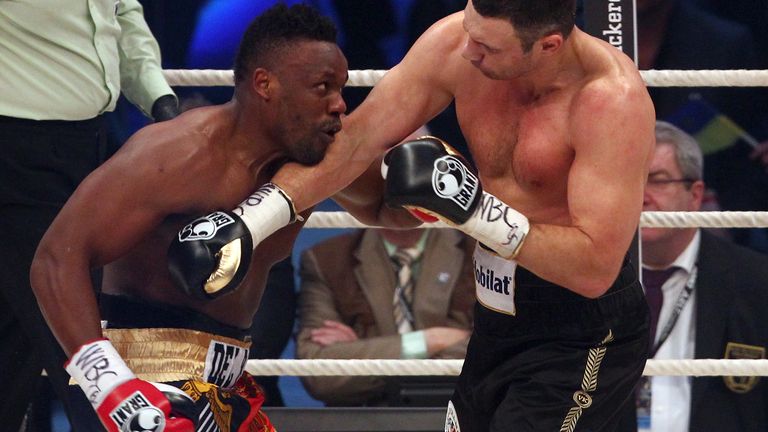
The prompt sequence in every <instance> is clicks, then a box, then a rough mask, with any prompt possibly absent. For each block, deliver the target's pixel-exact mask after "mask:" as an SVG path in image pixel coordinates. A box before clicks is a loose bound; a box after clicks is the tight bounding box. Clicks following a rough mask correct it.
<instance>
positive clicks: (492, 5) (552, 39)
mask: <svg viewBox="0 0 768 432" xmlns="http://www.w3.org/2000/svg"><path fill="white" fill-rule="evenodd" d="M575 17H576V0H535V1H531V0H469V1H468V2H467V6H466V8H465V9H464V23H463V25H464V30H465V31H466V32H467V42H466V45H465V47H464V51H463V53H462V55H463V56H464V57H465V58H466V59H467V60H469V61H470V62H472V64H473V65H474V66H475V67H477V68H478V69H480V71H481V72H483V74H484V75H486V76H487V77H489V78H491V79H511V78H514V77H517V76H520V75H522V74H524V73H526V72H529V71H530V70H531V69H533V66H534V65H535V62H536V60H537V58H539V57H540V55H541V53H548V52H554V51H557V49H558V48H559V47H560V46H561V45H562V44H563V41H564V40H565V39H567V38H568V36H570V34H571V32H572V30H573V28H574V25H575V19H576V18H575Z"/></svg>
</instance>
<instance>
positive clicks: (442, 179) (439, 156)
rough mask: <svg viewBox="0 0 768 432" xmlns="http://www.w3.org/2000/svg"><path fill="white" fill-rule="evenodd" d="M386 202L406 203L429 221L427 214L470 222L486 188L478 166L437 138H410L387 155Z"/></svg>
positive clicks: (398, 204)
mask: <svg viewBox="0 0 768 432" xmlns="http://www.w3.org/2000/svg"><path fill="white" fill-rule="evenodd" d="M383 164H384V165H383V167H382V173H384V174H385V175H384V178H385V179H386V189H385V192H384V202H386V203H387V205H390V206H402V207H405V208H407V209H409V210H411V211H412V212H413V213H414V214H415V215H416V216H417V217H419V218H420V219H422V220H425V221H427V222H430V221H432V222H433V221H434V220H430V219H429V217H424V216H423V215H424V213H426V214H435V215H438V216H439V217H440V218H441V219H445V220H447V221H449V222H451V223H453V224H456V225H459V224H463V223H464V222H466V221H467V220H468V219H469V218H470V217H471V216H472V214H473V213H474V211H475V209H476V208H477V205H478V204H479V203H480V197H481V194H482V187H481V185H480V181H479V180H478V178H477V175H475V172H474V169H473V168H471V167H470V165H469V164H468V163H467V162H466V161H465V160H464V158H463V157H462V156H461V155H460V154H459V153H458V152H457V151H456V150H454V149H453V148H452V147H451V146H449V145H448V144H446V143H445V142H443V141H442V140H440V139H438V138H435V137H429V136H427V137H422V138H419V139H416V140H413V141H406V142H404V143H402V144H400V145H398V146H396V147H394V148H393V149H392V150H390V151H389V152H388V153H387V154H386V155H385V157H384V161H383Z"/></svg>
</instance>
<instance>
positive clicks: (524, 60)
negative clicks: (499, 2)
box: [461, 1, 535, 80]
mask: <svg viewBox="0 0 768 432" xmlns="http://www.w3.org/2000/svg"><path fill="white" fill-rule="evenodd" d="M462 24H463V26H464V31H465V32H466V35H465V38H466V39H465V42H464V48H463V49H462V52H461V55H462V57H464V58H465V59H467V60H468V61H469V62H470V63H472V65H473V66H474V67H476V68H477V69H479V70H480V72H482V73H483V75H485V76H486V77H488V78H490V79H495V80H507V79H512V78H516V77H519V76H521V75H524V74H525V73H527V72H529V71H531V70H532V69H533V66H534V60H535V58H534V57H535V56H534V52H533V51H528V52H525V51H524V50H523V46H522V43H521V41H520V38H519V37H518V36H517V34H516V33H515V29H514V28H513V27H512V24H510V23H509V21H507V20H504V19H501V18H488V17H484V16H482V15H480V14H479V13H477V11H476V10H475V9H474V7H473V5H472V2H471V1H469V2H467V7H466V8H465V9H464V21H463V23H462Z"/></svg>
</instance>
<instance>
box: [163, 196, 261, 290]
mask: <svg viewBox="0 0 768 432" xmlns="http://www.w3.org/2000/svg"><path fill="white" fill-rule="evenodd" d="M252 252H253V244H252V239H251V233H250V231H249V230H248V227H247V226H246V225H245V222H243V220H242V219H241V218H240V217H239V216H237V215H235V214H234V213H232V212H225V211H216V212H213V213H211V214H209V215H208V216H204V217H201V218H198V219H195V220H193V221H192V222H190V223H189V224H187V225H186V226H185V227H184V228H182V229H181V231H179V233H178V235H177V236H176V237H175V238H174V239H173V241H172V242H171V246H170V247H169V248H168V270H169V271H170V273H171V278H172V279H173V281H174V283H176V285H177V286H178V287H179V288H180V289H181V290H182V291H184V292H185V293H186V294H187V295H189V296H192V297H195V298H198V299H211V298H215V297H218V296H220V295H222V294H225V293H227V292H229V291H232V290H233V289H234V288H235V287H236V286H238V285H239V284H240V282H242V281H243V278H245V274H246V273H247V272H248V263H250V261H251V254H252Z"/></svg>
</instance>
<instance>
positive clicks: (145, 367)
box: [104, 328, 251, 382]
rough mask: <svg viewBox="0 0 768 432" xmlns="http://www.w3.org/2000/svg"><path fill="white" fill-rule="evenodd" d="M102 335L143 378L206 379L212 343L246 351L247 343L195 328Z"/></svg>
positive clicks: (115, 330)
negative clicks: (224, 344)
mask: <svg viewBox="0 0 768 432" xmlns="http://www.w3.org/2000/svg"><path fill="white" fill-rule="evenodd" d="M104 336H105V337H107V338H109V340H110V342H112V345H113V346H114V347H115V349H117V352H118V353H120V356H121V357H122V358H123V360H125V363H126V364H127V365H128V367H129V368H130V369H131V371H133V373H135V374H136V376H138V377H139V378H141V379H143V380H146V381H155V382H169V381H186V380H196V381H206V379H205V377H206V376H207V375H208V374H207V373H206V358H207V356H208V353H209V349H210V347H211V345H212V342H214V341H215V342H223V343H226V344H229V345H234V346H236V347H239V348H242V349H244V350H247V349H248V348H249V347H250V345H251V343H250V342H243V341H240V340H237V339H232V338H228V337H224V336H219V335H214V334H210V333H205V332H201V331H197V330H187V329H174V328H153V329H149V328H147V329H105V330H104Z"/></svg>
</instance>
